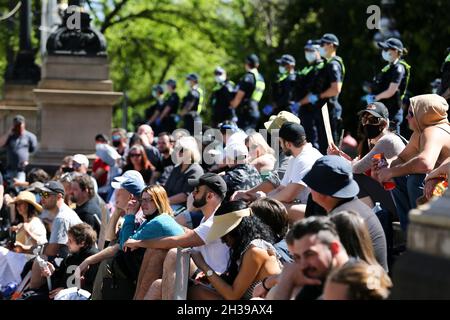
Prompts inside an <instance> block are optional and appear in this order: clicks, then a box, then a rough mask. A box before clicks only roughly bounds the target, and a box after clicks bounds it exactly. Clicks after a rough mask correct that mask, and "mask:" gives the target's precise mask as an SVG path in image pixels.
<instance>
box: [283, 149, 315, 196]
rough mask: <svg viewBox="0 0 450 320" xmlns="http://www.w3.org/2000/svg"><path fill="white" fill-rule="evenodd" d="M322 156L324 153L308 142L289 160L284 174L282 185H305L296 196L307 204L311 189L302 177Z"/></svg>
mask: <svg viewBox="0 0 450 320" xmlns="http://www.w3.org/2000/svg"><path fill="white" fill-rule="evenodd" d="M321 157H322V154H321V153H320V152H319V151H318V150H317V149H315V148H313V146H312V144H311V143H307V144H305V146H304V147H303V149H302V151H301V152H300V153H299V154H298V155H297V156H296V157H294V158H292V159H290V160H289V162H288V166H287V169H286V173H285V174H284V177H283V180H281V185H282V186H287V185H288V184H290V183H296V184H300V185H302V186H304V187H305V188H304V189H303V190H302V191H301V192H300V193H299V194H298V195H297V197H296V199H298V200H299V201H300V202H301V203H304V204H306V202H307V200H308V195H309V192H310V189H309V188H308V186H307V185H306V184H305V183H304V182H303V180H302V179H303V177H304V176H305V175H306V174H307V173H308V172H309V170H311V168H312V166H313V164H314V163H315V162H316V160H317V159H319V158H321Z"/></svg>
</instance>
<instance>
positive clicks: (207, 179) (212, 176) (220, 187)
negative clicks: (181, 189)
mask: <svg viewBox="0 0 450 320" xmlns="http://www.w3.org/2000/svg"><path fill="white" fill-rule="evenodd" d="M188 183H189V185H190V186H191V187H198V186H207V187H208V188H210V189H211V190H212V191H214V192H215V193H216V194H217V195H219V196H220V197H221V198H222V199H223V198H225V195H226V194H227V190H228V189H227V184H226V183H225V180H223V179H222V177H221V176H219V175H218V174H216V173H211V172H208V173H205V174H204V175H202V176H201V177H200V178H199V179H191V180H189V181H188Z"/></svg>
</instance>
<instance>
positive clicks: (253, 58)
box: [245, 53, 259, 65]
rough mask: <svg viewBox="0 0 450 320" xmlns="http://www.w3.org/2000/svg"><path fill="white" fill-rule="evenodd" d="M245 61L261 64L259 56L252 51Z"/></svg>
mask: <svg viewBox="0 0 450 320" xmlns="http://www.w3.org/2000/svg"><path fill="white" fill-rule="evenodd" d="M245 62H247V63H250V64H253V65H256V64H259V58H258V56H257V55H256V54H254V53H252V54H251V55H249V56H247V58H245Z"/></svg>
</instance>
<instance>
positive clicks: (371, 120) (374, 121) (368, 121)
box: [361, 115, 380, 124]
mask: <svg viewBox="0 0 450 320" xmlns="http://www.w3.org/2000/svg"><path fill="white" fill-rule="evenodd" d="M361 122H362V124H379V123H380V118H377V117H373V116H367V115H366V116H363V117H362V118H361Z"/></svg>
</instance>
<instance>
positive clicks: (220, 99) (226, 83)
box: [210, 67, 236, 128]
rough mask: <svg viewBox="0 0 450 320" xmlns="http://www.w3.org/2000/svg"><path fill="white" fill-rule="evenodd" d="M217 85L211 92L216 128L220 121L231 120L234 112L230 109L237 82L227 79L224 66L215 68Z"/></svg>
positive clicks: (213, 124)
mask: <svg viewBox="0 0 450 320" xmlns="http://www.w3.org/2000/svg"><path fill="white" fill-rule="evenodd" d="M214 79H215V81H216V85H215V87H214V88H213V92H212V94H211V100H210V105H211V110H212V122H213V123H212V126H213V127H214V128H215V127H217V126H218V124H219V123H221V122H224V121H226V120H231V119H232V118H233V114H232V112H231V109H230V102H231V100H233V98H234V96H235V94H236V93H235V91H234V86H235V84H234V83H233V82H232V81H230V80H228V79H227V73H226V72H225V70H224V69H223V68H222V67H217V68H216V69H215V70H214Z"/></svg>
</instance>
